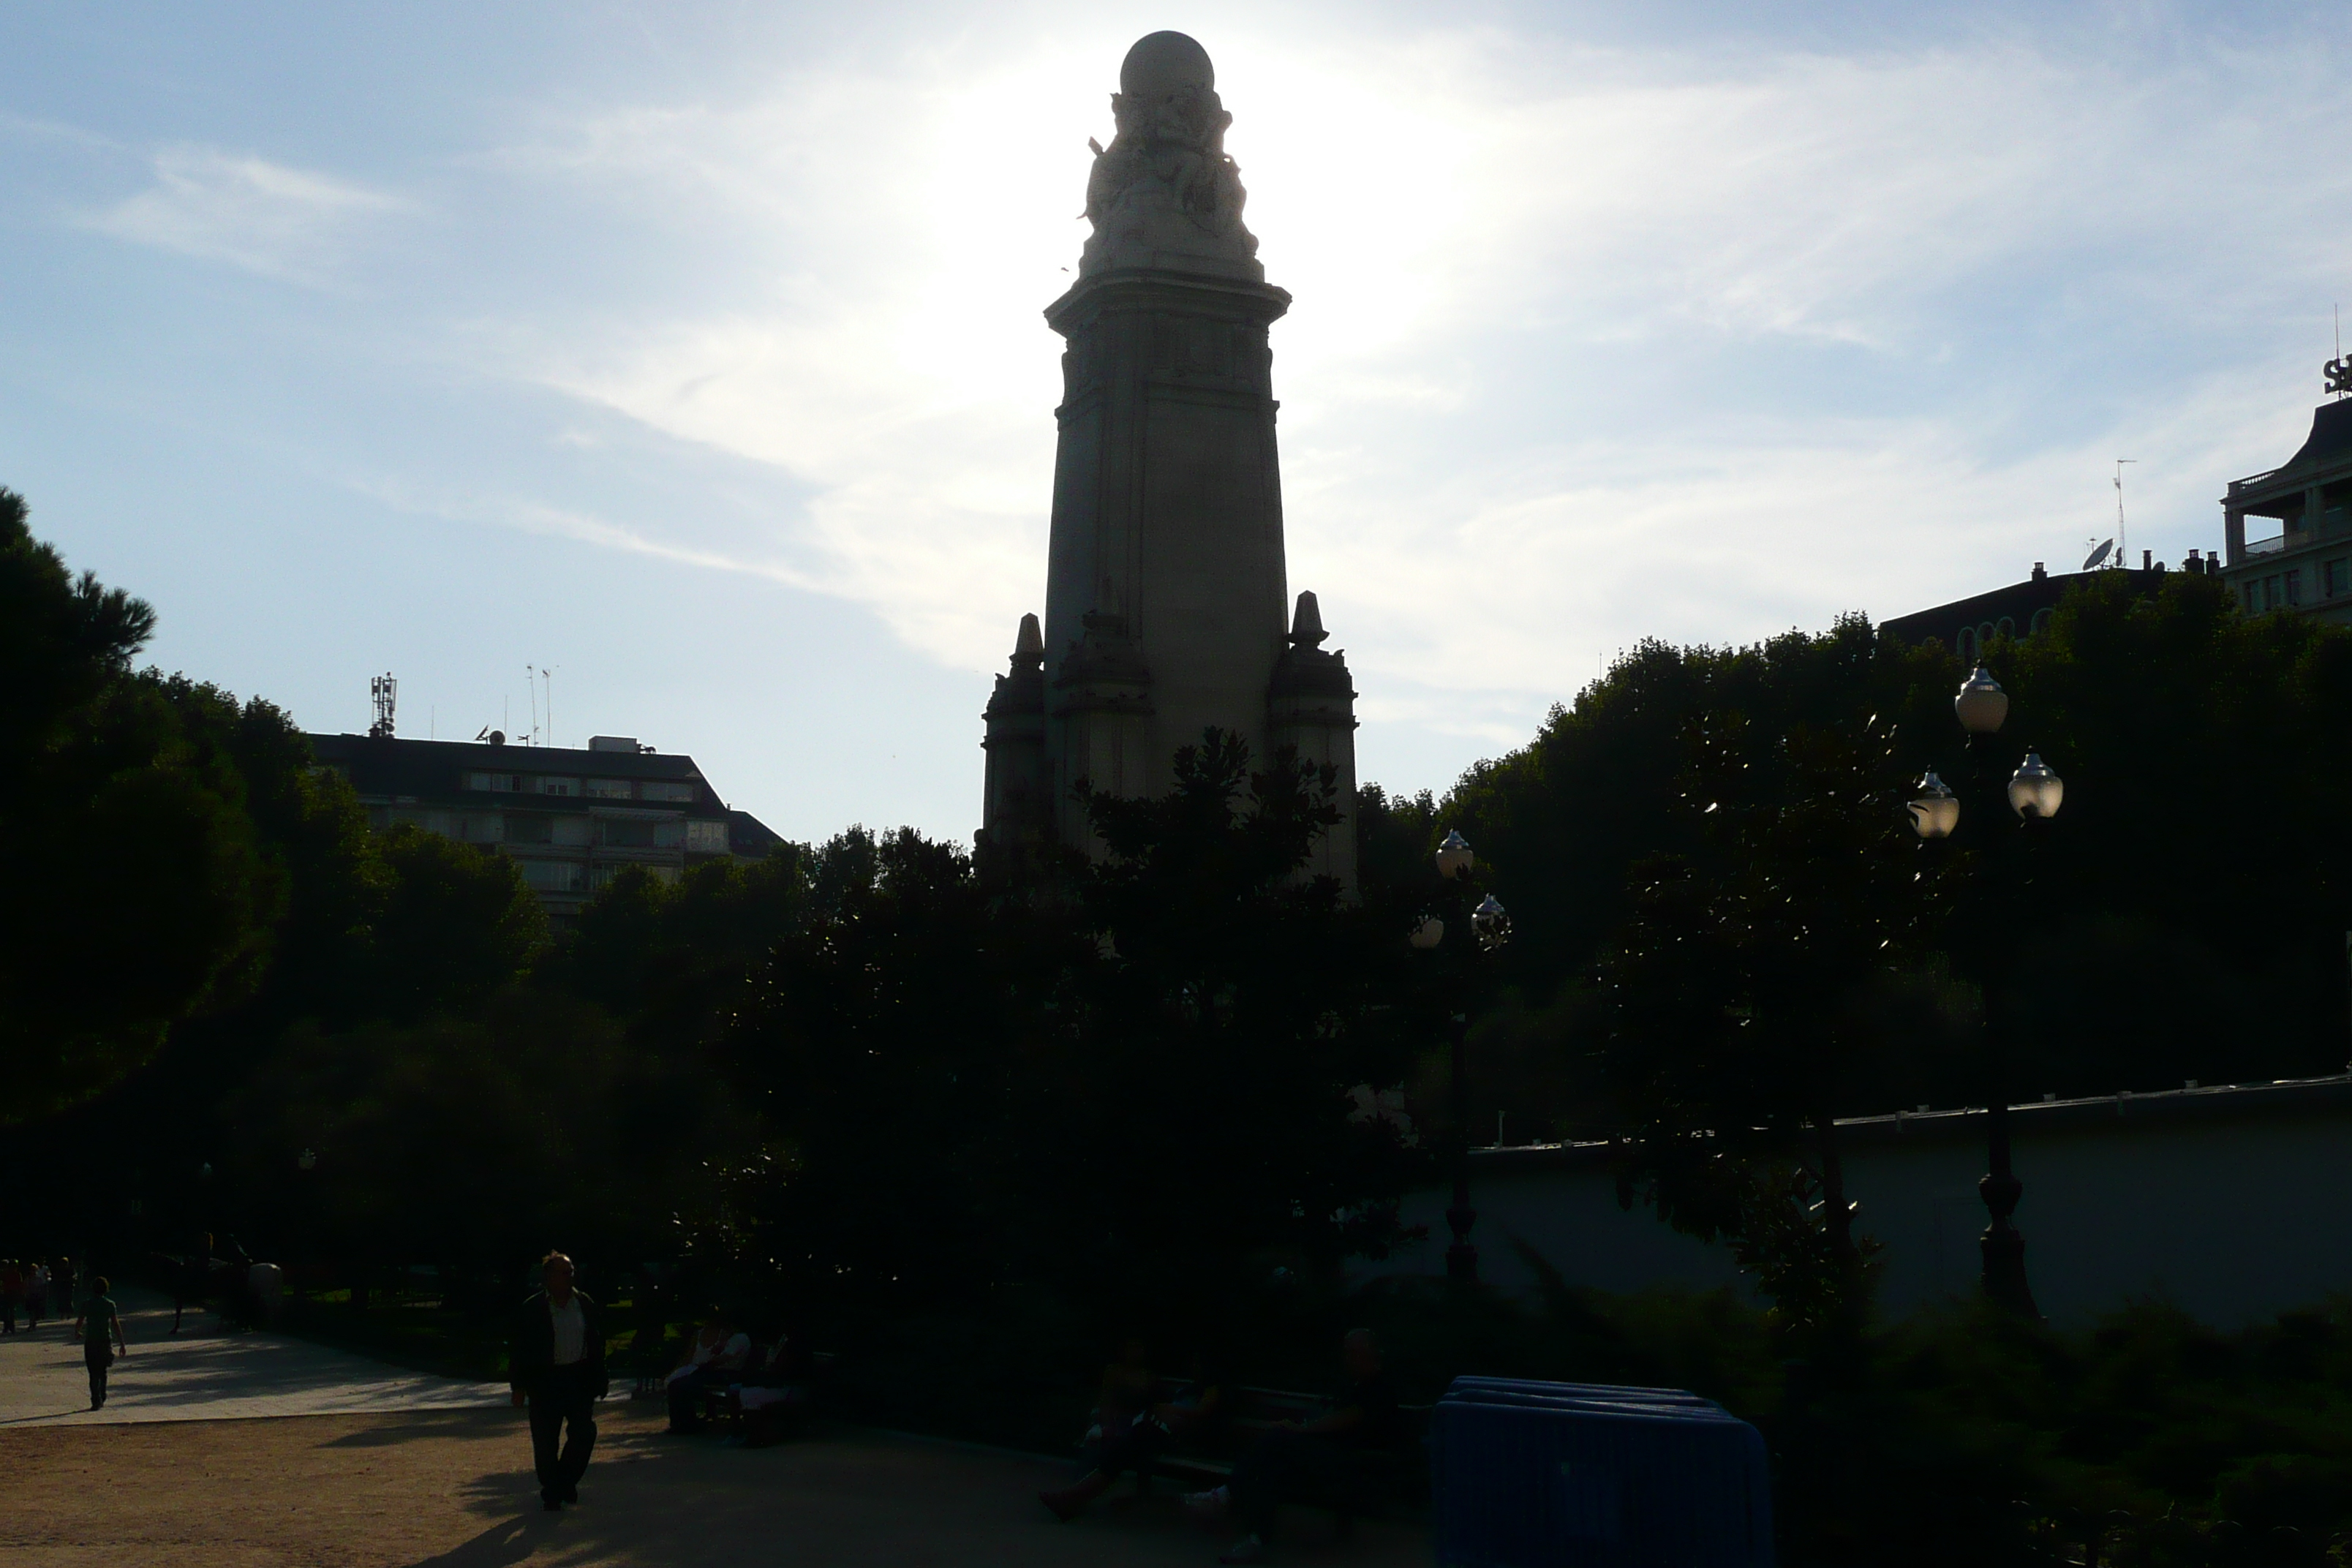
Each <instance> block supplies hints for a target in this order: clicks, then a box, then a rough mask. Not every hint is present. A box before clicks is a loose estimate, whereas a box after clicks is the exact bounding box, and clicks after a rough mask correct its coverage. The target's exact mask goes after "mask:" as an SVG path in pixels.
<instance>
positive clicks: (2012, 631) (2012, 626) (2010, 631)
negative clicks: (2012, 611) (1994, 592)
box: [1992, 616, 2017, 637]
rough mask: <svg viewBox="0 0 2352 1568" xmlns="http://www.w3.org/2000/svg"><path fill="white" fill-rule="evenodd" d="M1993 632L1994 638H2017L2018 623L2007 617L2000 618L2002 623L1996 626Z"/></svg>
mask: <svg viewBox="0 0 2352 1568" xmlns="http://www.w3.org/2000/svg"><path fill="white" fill-rule="evenodd" d="M1992 631H1993V636H1995V637H2016V636H2017V623H2016V622H2015V621H2012V620H2011V619H2010V618H2009V617H2008V616H2001V618H2000V624H1999V625H1998V626H1994V627H1993V629H1992Z"/></svg>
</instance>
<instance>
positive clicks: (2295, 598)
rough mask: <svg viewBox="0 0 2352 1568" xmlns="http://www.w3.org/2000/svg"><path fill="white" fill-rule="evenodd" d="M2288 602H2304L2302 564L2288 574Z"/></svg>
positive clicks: (2295, 603)
mask: <svg viewBox="0 0 2352 1568" xmlns="http://www.w3.org/2000/svg"><path fill="white" fill-rule="evenodd" d="M2286 602H2287V603H2288V604H2290V605H2300V604H2302V603H2303V568H2302V567H2300V566H2298V567H2295V568H2294V570H2293V571H2290V572H2289V573H2288V574H2286Z"/></svg>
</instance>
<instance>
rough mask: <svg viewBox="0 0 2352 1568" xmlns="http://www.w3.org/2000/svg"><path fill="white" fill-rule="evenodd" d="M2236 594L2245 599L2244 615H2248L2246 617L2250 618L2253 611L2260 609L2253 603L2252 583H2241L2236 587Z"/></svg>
mask: <svg viewBox="0 0 2352 1568" xmlns="http://www.w3.org/2000/svg"><path fill="white" fill-rule="evenodd" d="M2238 593H2239V594H2240V595H2242V597H2243V598H2244V599H2245V601H2246V614H2248V615H2250V616H2251V615H2252V614H2253V613H2254V611H2255V610H2256V609H2257V608H2259V607H2260V606H2258V605H2256V604H2255V603H2254V585H2253V584H2252V582H2246V583H2241V584H2239V585H2238Z"/></svg>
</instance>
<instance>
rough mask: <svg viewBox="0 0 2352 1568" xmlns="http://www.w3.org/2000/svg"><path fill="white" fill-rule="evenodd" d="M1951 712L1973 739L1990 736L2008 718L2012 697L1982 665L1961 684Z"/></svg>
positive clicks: (1953, 700)
mask: <svg viewBox="0 0 2352 1568" xmlns="http://www.w3.org/2000/svg"><path fill="white" fill-rule="evenodd" d="M1952 711H1953V712H1954V713H1955V714H1957V715H1958V717H1959V721H1960V728H1961V729H1963V730H1966V731H1968V732H1969V734H1971V735H1990V734H1992V733H1993V732H1994V731H1997V730H1999V729H2000V727H2001V724H2002V722H2003V721H2006V720H2007V719H2008V718H2009V693H2008V692H2006V691H2003V690H2002V689H2000V681H1998V680H1995V679H1993V678H1992V672H1991V671H1990V670H1988V669H1987V668H1985V667H1984V666H1983V665H1979V666H1977V672H1976V673H1975V674H1974V675H1971V676H1969V678H1968V679H1966V680H1965V681H1962V682H1961V683H1960V690H1959V695H1958V696H1956V697H1954V698H1953V699H1952Z"/></svg>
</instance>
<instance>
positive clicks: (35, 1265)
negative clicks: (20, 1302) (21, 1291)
mask: <svg viewBox="0 0 2352 1568" xmlns="http://www.w3.org/2000/svg"><path fill="white" fill-rule="evenodd" d="M48 1315H49V1271H48V1268H47V1266H45V1265H44V1264H43V1263H42V1262H41V1260H40V1259H39V1258H34V1259H33V1260H32V1261H31V1262H30V1263H27V1264H26V1265H25V1331H26V1333H31V1332H33V1331H35V1330H37V1329H38V1328H39V1327H40V1326H41V1320H42V1319H43V1318H46V1317H47V1316H48Z"/></svg>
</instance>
